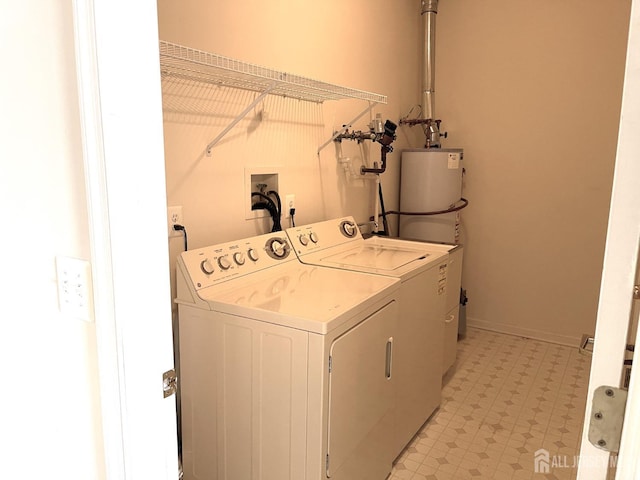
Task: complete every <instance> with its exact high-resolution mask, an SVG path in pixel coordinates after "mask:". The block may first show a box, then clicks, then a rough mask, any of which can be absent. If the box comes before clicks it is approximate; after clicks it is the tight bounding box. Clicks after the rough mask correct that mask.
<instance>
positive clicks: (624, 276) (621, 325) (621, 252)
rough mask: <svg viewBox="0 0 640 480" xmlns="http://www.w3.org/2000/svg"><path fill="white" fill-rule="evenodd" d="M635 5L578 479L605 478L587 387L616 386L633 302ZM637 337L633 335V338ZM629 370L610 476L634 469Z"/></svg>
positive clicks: (638, 49)
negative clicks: (592, 435) (617, 449)
mask: <svg viewBox="0 0 640 480" xmlns="http://www.w3.org/2000/svg"><path fill="white" fill-rule="evenodd" d="M638 53H640V8H639V5H638V1H637V0H633V1H632V4H631V19H630V26H629V41H628V47H627V60H626V70H625V78H624V88H623V95H622V109H621V113H620V130H619V133H618V148H617V153H616V165H615V172H614V179H613V188H612V194H611V206H610V214H609V225H608V229H607V242H606V247H605V256H604V265H603V270H602V281H601V286H600V300H599V303H598V316H597V323H596V331H595V338H594V349H593V358H592V363H591V376H590V379H589V391H588V394H587V395H588V397H587V406H586V410H585V417H584V418H585V424H584V428H583V432H582V446H581V450H580V460H581V463H580V464H579V468H578V477H577V478H578V480H587V479H595V478H602V479H605V478H607V474H608V470H609V469H608V459H609V453H608V452H605V451H603V450H600V449H598V448H596V447H594V446H593V445H592V444H591V443H590V442H589V438H588V435H589V419H590V418H591V415H592V411H591V402H592V398H593V392H594V390H595V389H596V388H598V387H599V386H601V385H608V386H613V387H618V386H619V385H620V382H621V375H622V365H623V360H624V354H625V346H626V343H627V335H628V333H627V332H628V329H629V321H630V318H631V313H632V306H633V286H634V283H635V279H636V270H637V267H638V247H639V245H640V188H638V186H639V184H640V135H638V132H640V56H639V55H638ZM636 343H637V340H636ZM638 370H639V369H638V368H637V367H636V368H634V369H632V371H631V383H630V386H629V396H628V398H627V406H626V416H625V422H624V427H623V432H622V442H621V447H620V452H619V454H618V467H617V472H616V478H621V479H626V478H638V476H639V475H640V460H639V459H640V438H638V437H637V432H638V428H640V401H639V399H640V384H639V382H640V377H639V373H638Z"/></svg>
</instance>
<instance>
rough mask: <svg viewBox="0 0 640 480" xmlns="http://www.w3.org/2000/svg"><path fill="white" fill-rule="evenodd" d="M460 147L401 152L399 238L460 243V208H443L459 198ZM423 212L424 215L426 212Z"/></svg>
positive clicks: (453, 203) (461, 152)
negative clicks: (454, 209) (452, 209)
mask: <svg viewBox="0 0 640 480" xmlns="http://www.w3.org/2000/svg"><path fill="white" fill-rule="evenodd" d="M462 158H463V151H462V149H460V148H428V149H427V148H419V149H408V150H404V151H403V152H402V160H401V162H402V163H401V180H400V211H401V212H403V214H402V215H401V216H400V237H402V238H407V239H415V240H424V241H430V242H444V243H453V244H457V243H460V211H459V210H458V211H454V212H449V213H441V214H437V215H429V213H433V212H441V211H446V210H449V209H451V208H452V207H454V206H455V205H457V204H459V202H460V201H461V198H462ZM425 213H426V214H427V215H425Z"/></svg>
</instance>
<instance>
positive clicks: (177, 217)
mask: <svg viewBox="0 0 640 480" xmlns="http://www.w3.org/2000/svg"><path fill="white" fill-rule="evenodd" d="M174 225H184V223H182V206H181V205H180V206H175V207H167V226H168V228H169V238H171V237H181V236H182V232H180V231H179V230H174V229H173V226H174Z"/></svg>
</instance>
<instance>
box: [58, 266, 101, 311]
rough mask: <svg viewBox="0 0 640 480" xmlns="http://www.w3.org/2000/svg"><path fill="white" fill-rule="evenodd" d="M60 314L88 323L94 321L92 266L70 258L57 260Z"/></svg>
mask: <svg viewBox="0 0 640 480" xmlns="http://www.w3.org/2000/svg"><path fill="white" fill-rule="evenodd" d="M56 271H57V275H58V301H59V304H60V312H61V313H63V314H65V315H68V316H70V317H74V318H78V319H80V320H84V321H86V322H91V321H92V320H93V295H92V294H93V291H92V287H91V264H90V263H89V262H87V261H86V260H80V259H77V258H70V257H57V258H56Z"/></svg>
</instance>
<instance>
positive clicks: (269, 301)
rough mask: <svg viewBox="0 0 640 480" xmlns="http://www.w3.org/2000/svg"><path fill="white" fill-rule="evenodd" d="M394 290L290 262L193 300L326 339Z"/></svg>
mask: <svg viewBox="0 0 640 480" xmlns="http://www.w3.org/2000/svg"><path fill="white" fill-rule="evenodd" d="M399 285H400V282H399V281H398V280H397V279H394V278H391V277H383V276H377V275H369V274H365V273H359V272H351V271H345V270H335V269H329V268H322V267H317V266H309V265H302V264H300V263H298V262H289V263H287V264H286V265H282V266H281V267H278V268H270V269H267V270H265V271H262V272H258V273H255V274H252V275H248V276H247V277H244V278H243V279H238V280H234V281H230V282H227V283H226V284H223V285H215V286H212V287H208V288H204V289H201V290H199V291H198V295H199V296H200V298H202V299H203V300H205V301H207V302H208V303H209V305H210V307H211V309H212V310H216V311H219V312H225V313H229V314H231V315H239V316H243V317H247V318H251V319H256V320H261V321H266V322H270V323H276V324H279V325H284V326H288V327H293V328H299V329H302V330H306V331H310V332H315V333H321V334H325V333H327V332H329V331H331V330H333V329H334V328H337V327H339V326H340V325H342V324H343V323H345V322H347V321H348V320H349V319H351V318H353V317H354V316H356V315H357V314H358V313H359V312H362V311H364V310H366V309H367V308H369V307H370V306H371V305H372V304H373V303H375V302H377V301H379V300H381V299H383V298H384V297H386V296H388V295H391V294H393V293H394V292H395V291H396V290H397V289H398V287H399Z"/></svg>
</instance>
